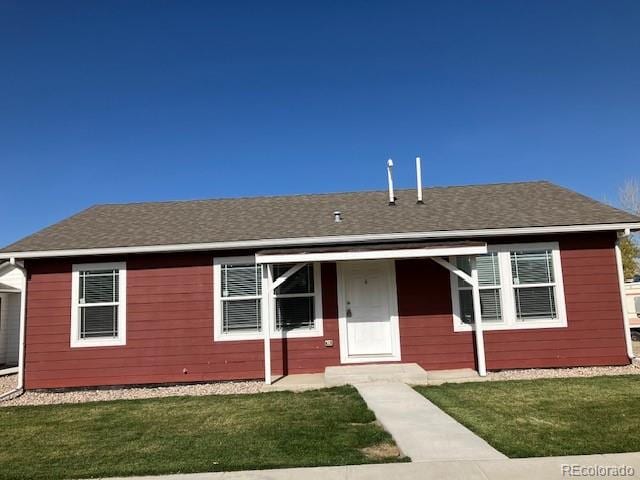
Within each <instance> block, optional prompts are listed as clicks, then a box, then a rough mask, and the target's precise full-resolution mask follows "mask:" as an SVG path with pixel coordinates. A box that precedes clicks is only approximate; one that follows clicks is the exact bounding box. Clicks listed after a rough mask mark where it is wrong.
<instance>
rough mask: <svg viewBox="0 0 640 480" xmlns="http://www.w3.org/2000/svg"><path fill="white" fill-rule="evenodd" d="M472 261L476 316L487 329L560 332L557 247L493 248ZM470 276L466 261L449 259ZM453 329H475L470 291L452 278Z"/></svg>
mask: <svg viewBox="0 0 640 480" xmlns="http://www.w3.org/2000/svg"><path fill="white" fill-rule="evenodd" d="M489 250H490V252H489V253H488V254H486V255H479V256H477V257H476V265H477V269H478V280H479V290H480V311H481V314H482V321H483V323H485V325H486V328H487V329H501V328H518V327H523V328H535V327H536V326H538V327H549V326H565V325H566V314H565V311H564V290H563V287H562V275H561V273H560V272H561V270H560V252H559V249H558V246H557V244H555V243H549V244H546V243H545V244H530V245H527V244H522V245H517V246H509V245H502V246H494V247H490V248H489ZM450 260H451V262H452V263H455V264H456V265H457V266H458V267H459V268H460V269H461V270H463V271H464V272H466V273H467V274H471V261H470V257H454V258H451V259H450ZM451 285H452V299H453V302H452V303H453V307H454V326H455V325H457V326H460V327H461V328H462V329H464V328H463V327H465V326H467V327H468V326H469V325H471V324H473V323H474V314H473V292H472V288H471V285H469V284H467V283H466V282H465V281H464V280H462V279H461V278H459V277H457V276H455V275H453V274H452V277H451Z"/></svg>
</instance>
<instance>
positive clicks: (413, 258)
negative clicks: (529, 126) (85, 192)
mask: <svg viewBox="0 0 640 480" xmlns="http://www.w3.org/2000/svg"><path fill="white" fill-rule="evenodd" d="M420 194H422V197H421V200H422V203H419V202H417V196H416V192H415V191H413V190H401V191H398V192H393V191H391V192H386V191H381V192H358V193H341V194H325V195H300V196H283V197H262V198H239V199H223V200H204V201H187V202H165V203H138V204H126V205H99V206H95V207H92V208H89V209H88V210H85V211H83V212H81V213H79V214H77V215H75V216H73V217H71V218H69V219H67V220H64V221H62V222H60V223H57V224H55V225H53V226H51V227H49V228H46V229H44V230H42V231H40V232H38V233H36V234H34V235H31V236H29V237H27V238H25V239H23V240H21V241H19V242H17V243H14V244H13V245H9V246H8V247H6V248H4V249H2V250H0V260H2V259H4V260H5V261H7V262H9V263H7V264H5V265H6V266H4V267H0V268H3V270H0V283H2V284H7V285H6V287H7V289H10V291H8V292H6V293H0V295H1V297H0V298H1V299H2V302H3V303H2V305H3V309H2V319H1V321H2V325H6V326H7V327H6V328H5V329H4V330H2V332H5V331H9V330H10V331H11V332H13V333H10V334H9V335H7V333H3V335H4V338H5V339H11V340H8V342H9V343H10V344H11V346H10V347H9V348H8V349H7V347H6V346H5V350H4V351H5V352H7V351H12V352H14V351H15V350H16V343H15V342H16V334H15V326H16V325H18V324H20V325H21V329H22V338H23V340H24V341H23V345H22V346H23V348H21V349H20V355H19V356H18V357H19V358H18V363H19V364H20V366H21V367H24V368H20V374H21V379H23V380H24V385H25V387H26V388H27V389H37V388H64V387H85V386H95V385H133V384H157V383H173V382H199V381H216V380H234V379H257V378H265V379H266V381H267V382H270V381H271V375H272V374H287V373H308V372H321V371H323V370H324V368H325V367H327V366H333V365H340V364H350V363H362V362H416V363H418V364H420V365H421V366H422V367H424V368H425V369H427V370H429V369H453V368H476V369H478V371H479V372H480V374H484V372H485V370H486V369H505V368H530V367H567V366H580V365H624V364H627V363H629V361H630V358H632V357H633V353H632V351H631V343H630V339H629V335H628V333H629V329H628V325H626V322H625V316H624V315H623V306H622V289H621V278H622V273H621V265H620V255H619V249H618V248H617V238H618V235H620V234H629V232H630V231H634V230H637V229H640V218H638V217H635V216H633V215H630V214H628V213H625V212H622V211H620V210H616V209H614V208H612V207H610V206H607V205H604V204H602V203H599V202H596V201H594V200H591V199H589V198H587V197H584V196H582V195H580V194H577V193H575V192H572V191H570V190H567V189H565V188H562V187H558V186H556V185H553V184H551V183H548V182H528V183H513V184H496V185H479V186H466V187H446V188H428V189H424V190H422V189H421V190H420ZM390 203H391V204H390ZM11 275H13V276H14V278H13V280H12V283H10V282H9V281H8V277H9V276H11ZM25 279H26V281H25ZM14 290H18V291H19V292H20V293H18V292H16V291H14ZM11 295H14V296H15V297H12V298H13V300H10V301H9V302H8V303H7V308H5V307H4V305H5V298H6V297H7V296H11ZM20 312H21V314H20ZM480 312H481V314H480ZM474 319H475V320H474ZM5 345H7V343H5ZM12 349H13V350H12ZM5 355H6V354H5ZM12 355H13V356H12V357H11V359H12V363H15V361H13V359H15V354H12ZM5 358H9V357H8V356H7V357H5ZM0 363H1V362H0Z"/></svg>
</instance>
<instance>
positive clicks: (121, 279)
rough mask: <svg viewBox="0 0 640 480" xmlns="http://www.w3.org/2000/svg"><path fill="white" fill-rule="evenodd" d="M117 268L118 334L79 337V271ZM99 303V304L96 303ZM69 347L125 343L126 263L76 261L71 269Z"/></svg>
mask: <svg viewBox="0 0 640 480" xmlns="http://www.w3.org/2000/svg"><path fill="white" fill-rule="evenodd" d="M92 270H118V336H117V337H113V338H80V308H81V306H82V305H81V304H80V292H79V289H80V272H84V271H92ZM109 304H111V303H109ZM96 305H100V304H96ZM70 344H71V348H82V347H115V346H123V345H126V344H127V263H126V262H105V263H76V264H73V266H72V270H71V342H70Z"/></svg>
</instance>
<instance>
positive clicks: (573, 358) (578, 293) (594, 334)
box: [396, 234, 629, 370]
mask: <svg viewBox="0 0 640 480" xmlns="http://www.w3.org/2000/svg"><path fill="white" fill-rule="evenodd" d="M546 240H549V239H540V238H528V239H507V240H505V241H504V242H508V243H511V242H513V243H516V242H527V241H528V242H535V241H546ZM551 240H553V239H551ZM556 240H558V239H556ZM614 242H615V236H613V235H610V234H600V235H598V234H595V235H571V236H564V237H561V238H560V239H559V243H560V255H561V259H562V272H563V278H564V290H565V300H566V306H567V327H566V328H548V329H529V330H504V331H487V332H485V336H484V338H485V352H486V360H487V368H488V369H493V370H501V369H508V368H531V367H541V368H544V367H570V366H583V365H625V364H628V363H629V358H628V357H627V355H626V346H625V339H624V327H623V320H622V310H621V305H620V290H619V285H618V277H617V271H616V258H615V250H614V248H613V247H614ZM396 272H397V274H396V275H397V283H398V309H399V315H400V339H401V348H402V361H404V362H416V363H419V364H420V365H421V366H422V367H424V368H425V369H452V368H475V367H476V365H475V348H474V339H473V335H472V333H470V332H457V333H456V332H454V331H453V325H452V317H451V295H450V288H449V279H448V273H447V272H446V271H445V269H444V268H442V267H440V266H438V265H436V264H435V263H434V262H432V261H429V260H420V261H416V260H404V261H398V262H396Z"/></svg>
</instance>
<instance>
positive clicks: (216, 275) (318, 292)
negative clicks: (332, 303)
mask: <svg viewBox="0 0 640 480" xmlns="http://www.w3.org/2000/svg"><path fill="white" fill-rule="evenodd" d="M234 263H241V264H248V263H256V259H255V256H252V255H251V256H242V257H216V258H214V259H213V340H214V342H227V341H241V340H261V339H263V338H264V331H263V330H262V329H263V328H264V324H265V319H264V318H263V317H264V312H265V309H264V305H265V304H267V303H266V302H268V305H270V306H271V315H270V316H271V320H270V321H269V325H270V331H269V336H270V338H283V337H284V338H304V337H321V336H323V335H324V326H323V319H322V284H321V270H320V263H313V284H314V309H315V325H314V328H312V329H309V328H304V329H294V330H287V331H286V332H282V331H281V330H276V325H275V323H276V322H275V318H276V302H275V296H274V293H273V288H271V283H272V282H271V281H269V280H267V281H266V282H265V279H264V276H263V277H262V279H263V280H262V296H261V299H260V300H261V309H260V314H261V318H260V322H261V324H260V330H258V331H255V332H247V333H237V332H235V333H226V332H224V331H223V325H222V323H223V322H222V291H221V285H222V274H221V266H222V265H228V264H234ZM256 265H257V266H262V268H268V267H270V265H268V264H256ZM292 266H293V265H292ZM268 277H269V278H270V277H271V275H269V276H268ZM276 280H277V279H276ZM285 296H286V295H285ZM294 296H307V295H294Z"/></svg>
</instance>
